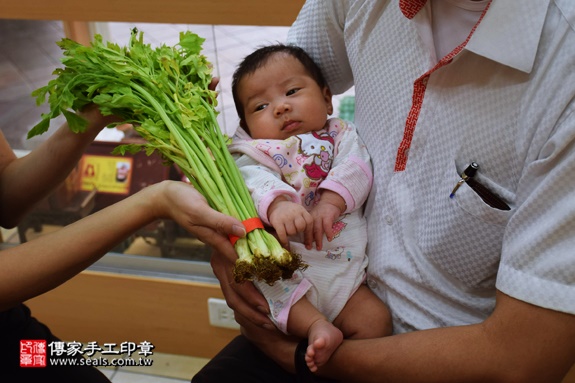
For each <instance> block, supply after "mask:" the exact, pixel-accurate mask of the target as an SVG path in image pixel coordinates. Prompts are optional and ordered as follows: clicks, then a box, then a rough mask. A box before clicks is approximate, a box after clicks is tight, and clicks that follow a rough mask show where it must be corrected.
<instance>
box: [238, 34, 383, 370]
mask: <svg viewBox="0 0 575 383" xmlns="http://www.w3.org/2000/svg"><path fill="white" fill-rule="evenodd" d="M232 93H233V97H234V101H235V104H236V109H237V112H238V115H239V118H240V127H239V128H238V130H237V132H236V134H235V136H234V139H233V141H232V144H231V145H230V146H229V149H230V151H231V152H232V153H233V154H234V156H235V158H236V161H237V164H238V166H239V168H240V170H241V171H242V174H243V176H244V178H245V180H246V184H247V185H248V188H249V190H250V192H251V194H252V198H253V199H254V202H255V204H256V208H257V210H258V213H259V216H260V218H261V219H262V221H263V222H264V223H266V224H267V225H268V226H272V227H273V229H274V230H275V231H276V233H277V236H278V238H279V241H280V243H281V244H282V245H283V246H284V247H286V248H288V249H289V250H290V251H291V252H292V253H297V254H300V255H301V256H302V259H303V260H304V262H305V263H306V264H307V265H309V267H308V268H307V269H306V270H305V271H303V272H296V273H295V274H294V276H293V278H291V279H290V280H284V281H279V282H276V283H275V284H274V285H272V286H269V285H267V284H265V283H261V282H257V281H256V286H257V287H258V289H259V290H260V291H261V292H262V294H264V296H265V297H266V299H267V300H268V302H269V306H270V311H271V314H270V318H271V319H272V320H273V321H274V323H275V324H276V326H277V327H278V328H279V329H280V330H281V331H283V332H284V333H286V334H292V335H295V336H298V337H301V338H305V337H307V338H308V342H309V346H308V348H307V350H306V357H305V359H306V363H307V365H308V367H309V368H310V370H311V371H316V370H317V368H318V367H319V366H321V365H323V364H325V363H326V362H327V361H328V360H329V358H330V356H331V355H332V354H333V352H334V351H335V350H336V349H337V347H338V346H339V345H340V344H341V342H342V340H343V339H344V338H370V337H381V336H384V335H389V334H390V333H391V318H390V314H389V311H388V309H387V307H386V306H385V305H384V304H383V302H382V301H381V300H379V298H377V297H376V296H375V294H373V293H372V292H371V290H369V288H368V287H367V286H366V285H365V279H366V266H367V262H368V260H367V256H366V246H367V226H366V220H365V218H364V217H363V211H362V205H363V203H364V202H365V200H366V199H367V196H368V194H369V191H370V187H371V183H372V177H373V175H372V170H371V163H370V157H369V154H368V152H367V150H366V148H365V145H364V144H363V143H362V141H361V139H360V138H359V136H358V135H357V132H356V130H355V128H354V127H353V125H352V124H351V123H349V122H346V121H344V120H341V119H338V118H331V119H328V116H329V115H331V114H332V112H333V106H332V95H331V92H330V89H329V87H328V86H327V84H326V82H325V80H324V78H323V76H322V74H321V71H320V69H319V68H318V67H317V65H316V64H315V63H314V62H313V60H312V59H311V58H310V57H309V56H308V55H307V54H306V53H305V52H304V51H303V50H302V49H300V48H298V47H295V46H287V45H282V44H278V45H272V46H267V47H263V48H260V49H258V50H256V51H255V52H253V53H252V54H250V55H248V56H247V57H246V58H245V59H244V60H243V61H242V63H241V64H240V65H239V66H238V68H237V70H236V72H235V73H234V76H233V83H232ZM314 243H315V246H314Z"/></svg>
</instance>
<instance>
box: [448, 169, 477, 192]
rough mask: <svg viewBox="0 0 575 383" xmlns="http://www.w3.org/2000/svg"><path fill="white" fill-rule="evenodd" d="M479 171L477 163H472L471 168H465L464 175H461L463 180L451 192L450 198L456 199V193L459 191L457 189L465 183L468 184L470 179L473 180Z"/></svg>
mask: <svg viewBox="0 0 575 383" xmlns="http://www.w3.org/2000/svg"><path fill="white" fill-rule="evenodd" d="M478 169H479V165H478V164H477V162H472V163H470V164H469V166H467V167H466V168H465V170H464V171H463V173H461V179H460V180H459V181H458V182H457V183H456V184H455V187H454V188H453V190H452V191H451V194H450V195H449V198H453V197H455V192H456V191H457V189H459V188H460V187H461V185H463V183H464V182H468V181H469V180H470V179H472V178H473V177H474V176H475V173H477V170H478Z"/></svg>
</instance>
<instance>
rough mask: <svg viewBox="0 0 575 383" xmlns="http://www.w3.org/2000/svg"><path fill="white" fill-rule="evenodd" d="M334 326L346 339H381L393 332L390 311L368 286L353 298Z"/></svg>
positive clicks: (363, 286) (362, 287) (360, 288)
mask: <svg viewBox="0 0 575 383" xmlns="http://www.w3.org/2000/svg"><path fill="white" fill-rule="evenodd" d="M333 324H334V325H335V326H337V328H339V329H340V330H341V331H342V332H343V335H344V337H345V338H346V339H347V338H350V339H367V338H379V337H382V336H387V335H391V332H392V322H391V314H390V312H389V309H388V308H387V306H386V305H385V304H384V303H383V302H382V301H381V300H380V299H379V298H378V297H377V295H375V294H374V293H373V292H372V291H371V290H370V289H369V288H368V287H367V286H366V285H361V286H360V287H359V288H358V289H357V291H356V292H355V293H354V294H353V295H352V296H351V298H350V299H349V300H348V301H347V303H346V304H345V306H344V307H343V310H341V312H340V313H339V315H338V316H337V318H335V320H334V322H333Z"/></svg>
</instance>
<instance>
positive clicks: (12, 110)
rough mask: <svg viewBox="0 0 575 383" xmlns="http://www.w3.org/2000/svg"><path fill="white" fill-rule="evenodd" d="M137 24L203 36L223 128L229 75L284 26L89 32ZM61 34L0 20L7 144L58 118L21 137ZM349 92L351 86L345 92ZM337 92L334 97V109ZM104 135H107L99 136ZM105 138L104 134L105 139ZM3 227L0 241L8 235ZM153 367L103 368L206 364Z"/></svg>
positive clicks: (136, 370)
mask: <svg viewBox="0 0 575 383" xmlns="http://www.w3.org/2000/svg"><path fill="white" fill-rule="evenodd" d="M133 27H137V28H138V29H139V30H141V31H143V32H144V39H145V40H147V41H148V42H149V43H151V44H152V45H158V44H161V43H164V44H167V45H173V44H175V43H176V42H177V41H178V38H179V32H180V31H184V30H191V31H192V32H195V33H197V34H199V35H200V36H202V37H204V38H205V39H206V41H205V43H204V54H205V55H206V56H207V57H208V60H210V62H212V64H213V65H214V74H215V75H217V76H218V77H220V85H219V89H218V90H219V92H220V96H219V105H218V109H219V111H220V115H219V116H218V119H219V122H220V127H221V128H222V130H224V131H225V132H226V133H228V134H231V133H233V132H234V130H235V128H236V125H237V116H236V112H235V108H234V105H233V100H232V98H231V90H230V84H231V76H232V74H233V71H234V69H235V67H236V65H237V64H238V63H239V61H240V60H241V59H242V58H243V57H244V56H245V55H247V54H248V53H250V52H251V51H252V50H253V49H254V48H256V47H258V46H260V45H263V44H267V43H273V42H283V41H285V38H286V36H287V30H288V28H287V27H254V26H225V25H219V26H212V25H171V24H145V23H142V24H133V23H98V24H95V25H94V28H95V31H96V32H97V33H100V34H102V36H103V37H104V39H105V40H110V41H114V42H116V43H118V44H120V45H125V44H126V43H127V41H128V37H129V34H130V30H131V29H132V28H133ZM62 37H64V32H63V27H62V25H61V23H60V22H58V21H21V20H3V19H0V129H1V130H2V132H3V133H4V135H5V136H6V138H7V139H8V142H9V143H10V145H11V146H12V148H13V149H15V150H17V151H22V152H23V153H25V152H26V151H27V150H30V149H32V148H34V147H35V146H36V145H37V144H38V143H39V142H41V141H42V140H45V139H46V137H48V136H49V135H50V134H51V132H53V131H54V130H55V129H56V127H57V126H59V125H60V122H61V120H60V121H55V122H54V123H53V124H52V125H51V126H52V127H51V129H50V130H49V131H48V132H47V133H46V134H44V135H43V136H40V137H36V138H34V139H32V140H27V139H26V134H27V132H28V131H29V130H30V129H31V127H32V126H34V125H35V124H36V122H37V121H38V119H39V118H40V114H41V113H43V112H46V111H47V110H48V108H47V106H46V105H42V106H37V105H36V104H35V101H34V99H33V98H32V97H31V96H30V93H31V92H32V91H33V90H34V89H37V88H38V87H40V86H43V85H45V84H46V83H47V82H48V81H49V80H50V79H51V78H52V71H53V70H54V69H55V68H56V67H58V66H60V61H59V60H60V57H61V51H60V49H59V48H58V46H57V45H56V44H55V42H56V41H58V40H60V39H61V38H62ZM349 94H353V91H350V92H348V93H347V94H346V95H349ZM343 96H345V95H341V96H339V97H336V98H335V99H334V110H336V111H337V110H338V105H339V100H341V97H343ZM104 137H110V136H109V135H108V136H104ZM105 139H107V138H105ZM10 234H12V235H14V233H13V232H12V233H7V232H5V231H4V240H7V238H8V237H10ZM153 359H154V365H153V367H131V368H130V367H119V368H116V369H108V368H106V369H103V371H104V372H105V374H106V375H107V376H108V377H109V378H110V379H111V380H112V382H114V383H131V382H139V383H146V382H156V383H169V382H171V383H177V382H189V380H190V379H191V377H192V376H193V374H194V373H195V371H197V370H198V369H199V368H201V367H202V366H203V364H205V363H206V360H205V359H197V358H189V357H185V356H179V355H161V354H158V355H156V354H155V355H154V357H153Z"/></svg>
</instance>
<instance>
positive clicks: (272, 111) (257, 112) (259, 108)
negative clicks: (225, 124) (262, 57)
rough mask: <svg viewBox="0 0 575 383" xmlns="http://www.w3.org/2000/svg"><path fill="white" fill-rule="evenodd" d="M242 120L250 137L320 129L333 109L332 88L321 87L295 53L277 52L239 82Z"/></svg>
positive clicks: (269, 137)
mask: <svg viewBox="0 0 575 383" xmlns="http://www.w3.org/2000/svg"><path fill="white" fill-rule="evenodd" d="M238 98H239V100H240V102H241V104H242V106H243V109H244V113H245V119H244V123H245V125H246V126H247V127H248V129H249V131H250V135H251V137H252V138H255V139H259V138H268V139H282V140H283V139H286V138H288V137H291V136H294V135H297V134H302V133H308V132H312V131H316V130H320V129H321V128H323V127H324V125H325V123H326V121H327V116H328V115H329V114H331V113H332V108H333V107H332V103H331V92H330V91H329V89H328V88H327V87H326V88H325V89H321V88H320V87H319V85H318V84H317V83H316V82H315V80H314V79H313V78H312V77H311V76H310V75H309V74H308V73H307V72H306V70H305V68H304V66H303V65H302V64H301V63H300V62H299V61H298V60H297V59H296V58H294V57H292V56H290V55H288V54H285V53H277V54H275V55H274V56H272V57H270V58H269V60H268V61H267V63H266V64H265V65H264V66H262V67H261V68H259V69H257V70H256V71H255V72H254V73H252V74H250V75H248V76H245V77H244V78H243V79H242V80H241V81H240V82H239V84H238Z"/></svg>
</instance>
